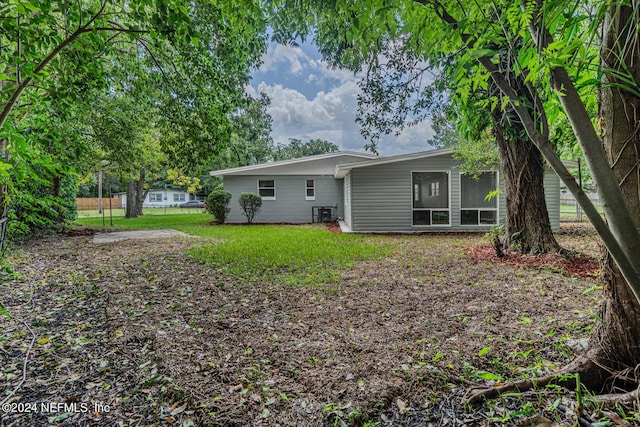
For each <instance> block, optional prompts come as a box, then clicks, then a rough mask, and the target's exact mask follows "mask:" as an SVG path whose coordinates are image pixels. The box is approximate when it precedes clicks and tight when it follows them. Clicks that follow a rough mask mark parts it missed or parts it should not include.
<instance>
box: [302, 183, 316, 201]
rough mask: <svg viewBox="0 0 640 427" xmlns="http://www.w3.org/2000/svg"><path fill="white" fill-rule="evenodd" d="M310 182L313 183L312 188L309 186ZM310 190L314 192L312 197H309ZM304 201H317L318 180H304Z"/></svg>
mask: <svg viewBox="0 0 640 427" xmlns="http://www.w3.org/2000/svg"><path fill="white" fill-rule="evenodd" d="M309 181H311V186H309ZM309 190H311V191H312V193H313V194H312V195H311V196H310V195H309ZM304 199H305V200H315V199H316V180H315V179H309V178H307V179H305V180H304Z"/></svg>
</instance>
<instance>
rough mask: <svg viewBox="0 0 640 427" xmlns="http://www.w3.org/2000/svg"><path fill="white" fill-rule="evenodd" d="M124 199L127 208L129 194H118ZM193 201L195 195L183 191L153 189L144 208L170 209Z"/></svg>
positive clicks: (145, 200) (123, 205)
mask: <svg viewBox="0 0 640 427" xmlns="http://www.w3.org/2000/svg"><path fill="white" fill-rule="evenodd" d="M114 197H118V198H120V199H122V207H123V208H126V207H127V193H116V194H114ZM192 199H193V195H191V194H189V193H187V192H185V191H182V190H169V189H166V188H165V189H152V190H149V193H147V196H146V197H145V198H144V201H143V202H142V207H143V208H170V207H174V206H178V205H179V204H180V203H184V202H188V201H189V200H192Z"/></svg>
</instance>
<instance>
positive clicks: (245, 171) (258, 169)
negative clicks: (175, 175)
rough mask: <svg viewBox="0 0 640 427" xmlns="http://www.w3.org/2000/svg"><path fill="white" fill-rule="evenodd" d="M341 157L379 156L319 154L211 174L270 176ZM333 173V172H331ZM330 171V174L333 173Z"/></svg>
mask: <svg viewBox="0 0 640 427" xmlns="http://www.w3.org/2000/svg"><path fill="white" fill-rule="evenodd" d="M340 156H351V157H358V158H361V159H364V160H370V159H376V158H378V156H376V155H375V154H370V153H360V152H357V151H332V152H331V153H325V154H318V155H315V156H309V157H301V158H298V159H289V160H279V161H277V162H269V163H261V164H258V165H250V166H241V167H238V168H229V169H223V170H218V171H212V172H209V175H211V176H220V177H221V176H224V175H264V174H269V169H273V168H278V167H282V166H290V165H296V164H300V163H308V162H314V161H318V160H325V159H333V158H335V157H340ZM331 172H332V171H331ZM331 172H329V171H328V173H331Z"/></svg>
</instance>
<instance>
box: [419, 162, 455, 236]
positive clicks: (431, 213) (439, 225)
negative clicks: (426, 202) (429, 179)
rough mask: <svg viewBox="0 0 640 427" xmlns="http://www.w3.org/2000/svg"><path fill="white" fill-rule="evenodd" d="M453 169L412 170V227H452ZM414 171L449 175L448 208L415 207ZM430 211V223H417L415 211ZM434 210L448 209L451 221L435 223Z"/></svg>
mask: <svg viewBox="0 0 640 427" xmlns="http://www.w3.org/2000/svg"><path fill="white" fill-rule="evenodd" d="M451 172H452V171H451V170H435V169H430V170H412V171H411V172H410V174H411V198H410V200H411V227H412V228H430V227H452V226H453V223H452V221H451V210H452V207H451V201H452V199H451ZM414 173H444V174H446V175H447V208H446V209H444V208H417V209H416V208H414V207H413V203H414V201H415V200H414V197H415V188H414V183H413V174H414ZM416 210H417V211H429V224H415V219H414V218H413V213H414V212H415V211H416ZM433 211H437V212H444V211H446V212H447V214H448V220H449V222H448V223H447V224H434V223H433Z"/></svg>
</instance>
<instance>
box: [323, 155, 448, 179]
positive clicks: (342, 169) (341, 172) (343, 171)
mask: <svg viewBox="0 0 640 427" xmlns="http://www.w3.org/2000/svg"><path fill="white" fill-rule="evenodd" d="M451 154H453V149H451V148H438V149H435V150H429V151H421V152H419V153H411V154H400V155H398V156H390V157H379V158H376V159H372V160H364V161H362V162H355V163H345V164H342V165H337V166H336V170H335V172H334V174H333V176H334V177H335V178H337V179H340V178H344V177H345V176H347V174H348V173H349V172H351V171H352V170H353V169H358V168H364V167H368V166H380V165H386V164H389V163H397V162H406V161H408V160H418V159H426V158H430V157H438V156H448V155H451Z"/></svg>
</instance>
